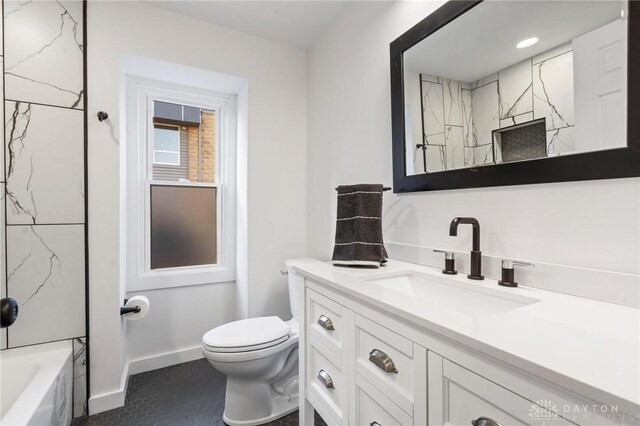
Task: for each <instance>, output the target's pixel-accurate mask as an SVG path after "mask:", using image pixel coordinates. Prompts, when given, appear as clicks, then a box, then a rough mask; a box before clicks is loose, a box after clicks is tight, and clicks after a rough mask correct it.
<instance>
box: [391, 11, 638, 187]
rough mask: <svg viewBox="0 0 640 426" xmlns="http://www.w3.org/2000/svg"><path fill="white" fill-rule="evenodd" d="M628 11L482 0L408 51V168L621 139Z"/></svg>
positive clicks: (476, 162) (475, 162)
mask: <svg viewBox="0 0 640 426" xmlns="http://www.w3.org/2000/svg"><path fill="white" fill-rule="evenodd" d="M626 16H627V3H626V2H625V1H549V2H547V1H536V2H521V1H512V2H502V1H485V2H483V3H481V4H479V5H478V6H476V7H474V8H473V9H471V10H470V11H468V12H467V13H465V14H464V15H462V16H461V17H459V18H457V19H456V20H454V21H453V22H451V23H450V24H448V25H446V26H444V27H443V28H441V29H440V30H438V31H437V32H435V33H434V34H432V35H430V36H429V37H427V38H426V39H424V40H422V41H421V42H420V43H418V44H416V45H414V46H413V47H412V48H410V49H408V50H407V51H405V52H404V54H403V66H404V102H405V135H406V136H405V143H406V146H405V153H406V173H407V174H408V175H410V174H420V173H431V172H438V171H444V170H452V169H459V168H465V167H479V166H484V165H494V164H501V163H507V162H513V161H522V160H532V159H544V158H548V157H553V156H558V155H569V154H572V153H579V152H587V151H595V150H604V149H612V148H620V147H624V146H626V106H627V100H626V93H627V88H626V85H627V57H626V55H627V21H626Z"/></svg>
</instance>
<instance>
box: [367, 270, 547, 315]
mask: <svg viewBox="0 0 640 426" xmlns="http://www.w3.org/2000/svg"><path fill="white" fill-rule="evenodd" d="M364 279H365V281H367V282H370V283H372V284H375V285H378V286H380V287H383V288H386V289H389V290H392V291H395V292H398V293H400V294H404V295H407V296H411V297H412V298H416V299H419V300H420V301H424V303H425V309H428V308H429V306H431V307H432V308H433V309H446V310H453V311H457V312H461V313H464V314H467V315H471V316H484V315H494V314H498V313H502V312H507V311H511V310H513V309H518V308H521V307H523V306H527V305H531V304H533V303H536V302H539V300H538V299H534V298H532V297H527V296H521V295H516V294H508V293H507V292H505V291H500V290H498V289H496V290H493V289H491V288H486V287H484V286H481V285H479V284H478V282H477V281H476V282H469V283H461V282H458V281H456V280H454V279H451V278H445V277H437V276H432V275H430V274H425V273H420V272H416V271H406V272H395V273H389V274H385V275H378V276H376V277H371V278H364Z"/></svg>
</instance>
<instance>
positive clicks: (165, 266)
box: [127, 77, 236, 291]
mask: <svg viewBox="0 0 640 426" xmlns="http://www.w3.org/2000/svg"><path fill="white" fill-rule="evenodd" d="M131 80H132V81H131V82H129V83H128V89H127V90H128V92H131V91H133V92H134V93H135V97H136V98H137V102H133V100H134V97H133V96H131V95H132V94H131V93H130V94H129V102H128V103H127V117H130V118H132V120H130V121H128V125H127V134H128V135H129V136H130V137H134V136H135V139H134V140H135V142H136V143H135V144H134V143H132V144H129V143H128V144H127V154H128V155H127V170H128V176H127V188H128V194H129V197H130V198H129V200H130V201H131V205H133V206H135V208H131V209H128V212H127V217H128V223H129V224H135V226H133V227H132V228H135V229H134V232H127V238H128V244H127V247H128V251H132V252H131V257H135V261H132V262H129V259H130V256H128V257H127V259H128V261H127V275H128V277H129V280H128V281H129V282H128V283H127V286H128V288H129V290H130V291H131V290H144V289H151V288H162V287H174V286H181V285H195V284H204V283H213V282H223V281H233V280H234V279H235V240H234V237H235V199H234V197H235V155H234V154H235V147H234V142H235V130H234V129H235V126H233V125H231V123H232V122H233V121H234V120H235V117H236V115H235V97H234V96H233V95H221V94H214V93H206V91H197V90H195V89H192V88H181V90H178V89H177V88H176V87H173V86H170V85H166V84H163V83H157V84H152V83H151V82H145V83H144V84H143V83H142V82H139V81H135V79H134V78H133V77H131ZM129 108H133V111H129ZM134 116H135V119H133V117H134ZM129 123H133V124H132V125H130V124H129ZM133 174H135V176H137V179H131V178H130V176H133ZM132 260H133V259H132ZM130 263H131V264H130Z"/></svg>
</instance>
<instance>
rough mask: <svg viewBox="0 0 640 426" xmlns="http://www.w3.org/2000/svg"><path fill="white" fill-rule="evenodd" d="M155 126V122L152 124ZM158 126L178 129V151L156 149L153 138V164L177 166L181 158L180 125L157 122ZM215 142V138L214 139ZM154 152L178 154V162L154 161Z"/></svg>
mask: <svg viewBox="0 0 640 426" xmlns="http://www.w3.org/2000/svg"><path fill="white" fill-rule="evenodd" d="M154 126H155V124H154ZM158 126H163V127H172V128H174V129H177V130H178V151H177V152H176V151H164V150H162V149H156V143H155V139H154V140H153V150H152V151H153V160H152V161H153V164H158V165H161V166H179V165H180V161H182V158H180V145H181V143H182V141H181V140H180V136H181V135H180V126H175V125H172V124H158ZM216 143H217V140H216ZM156 152H164V153H166V154H178V163H177V164H176V163H164V162H162V161H156Z"/></svg>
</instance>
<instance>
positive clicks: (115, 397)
mask: <svg viewBox="0 0 640 426" xmlns="http://www.w3.org/2000/svg"><path fill="white" fill-rule="evenodd" d="M203 357H204V355H203V354H202V346H200V345H198V346H193V347H190V348H183V349H178V350H176V351H173V352H165V353H161V354H157V355H152V356H148V357H145V358H138V359H133V360H130V361H128V362H127V364H126V366H125V368H124V372H123V373H122V379H121V380H120V388H118V389H116V390H114V391H112V392H106V393H102V394H100V395H95V396H92V397H91V398H89V414H90V415H91V414H96V413H102V412H103V411H109V410H113V409H114V408H119V407H122V406H123V405H124V401H125V398H126V396H127V387H128V386H129V376H132V375H134V374H138V373H144V372H145V371H151V370H157V369H158V368H164V367H170V366H172V365H176V364H182V363H183V362H189V361H195V360H197V359H201V358H203Z"/></svg>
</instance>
